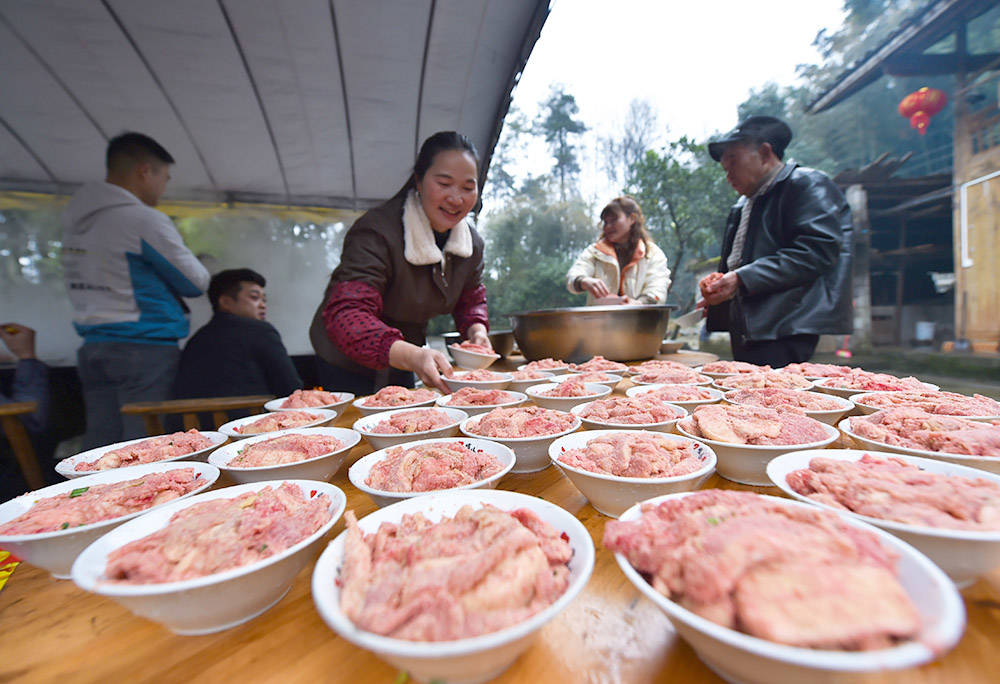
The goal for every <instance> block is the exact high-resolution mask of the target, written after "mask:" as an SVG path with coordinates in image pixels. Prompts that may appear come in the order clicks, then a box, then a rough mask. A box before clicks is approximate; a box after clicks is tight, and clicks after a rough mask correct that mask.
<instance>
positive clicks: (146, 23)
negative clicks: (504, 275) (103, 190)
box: [0, 0, 549, 209]
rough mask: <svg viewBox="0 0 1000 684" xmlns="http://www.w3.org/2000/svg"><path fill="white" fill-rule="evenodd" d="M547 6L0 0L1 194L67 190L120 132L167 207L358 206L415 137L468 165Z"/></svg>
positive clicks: (449, 1) (487, 1)
mask: <svg viewBox="0 0 1000 684" xmlns="http://www.w3.org/2000/svg"><path fill="white" fill-rule="evenodd" d="M548 5H549V2H548V0H169V1H168V2H164V0H0V65H2V66H0V93H2V95H0V190H22V191H36V192H48V193H66V192H70V191H72V190H73V188H74V187H75V186H76V185H78V184H80V183H83V182H87V181H92V180H95V179H97V178H100V177H102V173H103V163H104V150H105V147H106V144H107V141H108V139H109V138H111V137H113V136H115V135H117V134H118V133H120V132H122V131H125V130H136V131H140V132H142V133H146V134H147V135H150V136H152V137H153V138H155V139H156V140H158V141H159V142H160V143H161V144H163V146H164V147H166V148H167V150H169V151H170V153H171V154H172V155H173V156H174V157H175V159H176V160H177V165H176V167H175V168H174V169H173V171H172V175H173V178H174V180H173V181H171V184H170V186H169V192H168V196H169V197H171V198H174V199H198V200H209V201H240V202H266V203H274V204H297V205H313V206H329V207H338V208H358V209H359V208H365V207H367V206H370V205H372V204H374V203H376V202H378V201H380V200H382V199H385V198H386V197H389V196H391V195H392V194H393V193H394V192H395V191H396V190H397V189H398V188H399V186H400V185H401V184H402V182H403V180H404V179H405V176H406V173H407V171H408V169H409V167H410V165H411V164H412V162H413V158H414V156H415V153H416V150H417V148H418V146H419V144H420V142H421V141H422V140H423V139H424V138H425V137H427V136H428V135H430V134H431V133H433V132H435V131H438V130H458V131H461V132H463V133H465V134H467V135H468V136H469V137H470V138H471V139H472V140H473V142H474V143H475V144H476V146H477V147H478V148H479V150H480V154H481V156H482V157H483V174H485V169H486V167H487V166H488V159H489V156H490V154H491V153H492V150H493V147H494V145H495V144H496V138H497V136H498V134H499V130H500V125H501V123H502V120H503V117H504V115H505V114H506V111H507V107H508V105H509V102H510V93H511V90H512V88H513V86H514V84H515V83H516V80H517V77H518V75H519V74H520V71H521V69H522V68H523V67H524V63H525V62H526V61H527V58H528V54H529V53H530V51H531V49H532V47H533V46H534V44H535V41H536V40H537V38H538V34H539V31H540V30H541V26H542V23H543V22H544V21H545V17H546V15H547V13H548Z"/></svg>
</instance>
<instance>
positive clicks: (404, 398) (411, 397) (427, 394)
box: [362, 385, 438, 408]
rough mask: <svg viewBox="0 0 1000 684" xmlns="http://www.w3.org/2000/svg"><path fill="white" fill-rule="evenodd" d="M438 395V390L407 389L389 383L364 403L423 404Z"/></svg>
mask: <svg viewBox="0 0 1000 684" xmlns="http://www.w3.org/2000/svg"><path fill="white" fill-rule="evenodd" d="M437 396H438V395H437V393H436V392H432V391H431V390H429V389H407V388H406V387H400V386H399V385H389V386H387V387H383V388H382V389H380V390H379V391H378V392H376V393H375V394H373V395H371V396H370V397H368V398H367V399H365V400H364V401H363V402H362V403H363V404H364V405H365V406H370V407H371V408H394V407H399V406H409V405H410V404H422V403H423V402H425V401H432V400H434V399H436V398H437Z"/></svg>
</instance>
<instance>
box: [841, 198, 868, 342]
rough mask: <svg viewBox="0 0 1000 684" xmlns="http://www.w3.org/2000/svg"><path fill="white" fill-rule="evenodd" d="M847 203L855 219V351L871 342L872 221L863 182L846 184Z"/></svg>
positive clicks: (853, 292) (853, 295) (853, 340)
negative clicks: (870, 220)
mask: <svg viewBox="0 0 1000 684" xmlns="http://www.w3.org/2000/svg"><path fill="white" fill-rule="evenodd" d="M847 204H848V205H849V206H850V207H851V215H852V216H853V221H854V276H853V286H852V297H853V299H854V332H853V333H852V335H851V347H852V348H853V349H854V350H855V351H860V350H867V349H870V348H871V346H872V288H871V223H870V222H869V220H868V192H867V191H866V190H865V188H864V186H863V185H852V186H850V187H848V188H847Z"/></svg>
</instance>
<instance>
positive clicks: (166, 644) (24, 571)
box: [0, 359, 1000, 684]
mask: <svg viewBox="0 0 1000 684" xmlns="http://www.w3.org/2000/svg"><path fill="white" fill-rule="evenodd" d="M519 362H523V360H520V359H511V360H506V361H505V362H504V363H503V365H502V366H501V367H508V366H512V365H516V363H519ZM627 384H628V382H627V381H625V382H624V383H623V384H621V385H619V387H618V388H617V390H616V392H621V391H622V390H623V389H624V388H625V386H627ZM358 417H359V414H358V412H357V410H356V409H354V408H353V407H351V408H349V409H348V411H346V412H345V413H344V415H342V416H341V417H340V419H339V420H338V421H337V422H336V424H337V425H339V426H344V427H350V425H351V424H352V423H353V421H354V420H356V419H357V418H358ZM370 452H371V448H370V447H369V446H368V444H367V442H364V441H362V443H361V444H359V445H358V446H357V447H356V448H355V449H354V450H353V451H352V453H351V454H350V455H349V457H348V459H347V460H346V461H345V463H344V465H343V466H342V467H341V469H340V470H339V471H338V473H337V474H336V475H335V476H334V478H333V480H332V482H333V483H334V484H335V485H337V486H338V487H340V488H341V489H342V490H344V492H345V493H346V494H347V508H348V509H353V510H354V511H355V512H356V513H357V515H358V517H359V518H360V517H363V516H364V515H367V514H368V513H370V512H372V511H373V510H375V505H374V504H373V503H372V501H371V500H370V499H369V498H368V496H367V495H365V494H364V493H362V492H360V491H358V490H357V489H355V488H354V487H353V486H352V485H351V484H350V482H349V481H348V479H347V469H348V467H349V466H350V465H351V463H353V462H354V461H355V460H357V459H358V458H360V457H362V456H364V455H365V454H367V453H370ZM224 478H225V476H224V475H223V478H222V481H223V482H224V481H225V480H224ZM709 487H721V488H724V489H742V490H751V491H759V492H766V493H768V494H779V493H780V490H778V489H777V488H760V487H746V486H743V485H738V484H735V483H732V482H729V481H727V480H724V479H722V478H720V477H719V476H717V475H713V476H712V477H711V478H710V479H709V480H708V481H707V482H706V483H705V485H704V487H703V488H709ZM499 488H500V489H507V490H511V491H517V492H522V493H525V494H531V495H534V496H538V497H541V498H543V499H546V500H548V501H551V502H553V503H556V504H558V505H559V506H562V507H563V508H565V509H566V510H568V511H570V512H571V513H573V514H574V515H576V516H577V518H578V519H579V520H580V521H581V522H582V523H583V524H584V525H585V526H586V528H587V529H588V530H589V531H590V533H591V536H592V537H593V540H594V546H595V547H596V550H597V556H596V561H595V565H594V572H593V575H592V577H591V578H590V581H589V582H588V584H587V586H586V587H585V588H584V590H583V591H582V592H581V593H580V594H579V595H578V596H577V598H576V599H575V600H574V601H573V602H572V603H571V604H570V605H569V607H568V608H567V609H566V610H565V611H563V612H562V613H561V614H560V615H559V616H557V617H556V618H555V619H554V620H552V621H551V622H550V623H548V624H547V625H546V626H545V627H544V628H543V629H542V630H541V632H540V633H539V637H538V639H537V640H536V641H535V643H534V644H533V645H532V646H531V647H530V648H529V649H528V651H527V652H525V653H524V655H522V656H521V657H520V658H519V659H518V660H517V661H516V662H515V663H514V664H513V665H512V666H511V667H510V669H508V670H507V671H506V672H505V673H503V674H502V675H501V676H500V677H499V678H497V679H496V680H495V681H497V682H504V683H513V682H595V683H596V682H601V683H605V682H667V681H672V682H721V681H722V680H721V679H719V678H718V677H717V676H716V675H715V674H714V673H712V672H711V671H710V670H709V669H708V668H707V667H706V666H705V665H703V664H702V663H701V661H700V660H698V658H697V656H696V655H695V654H694V652H693V651H692V650H691V648H690V647H689V646H688V645H687V644H686V643H685V642H684V641H682V640H681V639H680V638H678V636H677V634H676V632H674V630H673V629H672V628H671V626H670V623H669V622H668V621H667V618H666V617H665V615H664V614H663V613H662V612H661V611H660V610H659V609H658V608H657V607H656V606H654V605H653V604H652V603H651V602H650V601H648V600H647V599H646V598H644V597H643V596H642V595H641V594H640V593H639V592H638V591H637V590H636V589H635V588H634V587H633V586H632V585H631V583H629V581H628V580H626V579H625V576H624V575H623V574H622V573H621V572H620V571H619V569H618V567H617V565H616V563H615V561H614V557H613V555H612V554H611V553H610V552H608V551H606V550H604V549H603V548H602V546H601V543H600V542H601V535H602V533H603V530H604V524H605V522H606V521H607V520H609V518H607V517H605V516H603V515H601V514H599V513H597V512H596V511H595V510H594V509H593V508H592V507H591V506H590V505H588V504H587V501H586V499H585V498H584V497H583V496H582V495H581V494H580V493H579V491H577V489H576V488H575V487H573V485H572V484H571V483H570V482H569V480H567V479H566V478H565V477H563V476H562V474H561V473H560V472H559V471H558V470H557V469H556V468H552V467H550V468H548V469H546V470H544V471H542V472H540V473H532V474H524V475H516V474H511V475H508V476H507V477H506V478H504V480H503V481H502V482H501V483H500V486H499ZM343 529H344V524H343V521H342V520H341V521H338V523H337V525H336V526H335V527H334V528H333V530H332V532H331V534H330V539H332V538H333V537H334V536H336V535H337V534H339V533H340V532H341V531H342V530H343ZM317 555H318V554H317ZM313 565H314V563H313V562H310V563H309V564H308V565H307V566H306V567H305V568H304V569H303V570H302V572H301V573H300V574H299V576H298V577H297V578H296V579H295V582H294V584H293V586H292V588H291V591H290V592H289V593H288V595H286V596H285V598H283V599H282V600H281V601H280V602H279V603H278V604H277V605H276V606H274V607H273V608H271V609H270V610H268V611H267V612H266V613H264V614H263V615H262V616H260V617H258V618H256V619H254V620H251V621H250V622H248V623H245V624H243V625H240V626H238V627H235V628H232V629H228V630H225V631H223V632H219V633H217V634H210V635H206V636H197V637H184V636H178V635H175V634H173V633H172V632H170V631H169V630H167V629H166V628H164V627H161V626H160V625H158V624H156V623H154V622H150V621H148V620H145V619H142V618H138V617H135V616H133V615H132V614H131V613H129V612H128V610H126V609H125V608H123V607H121V606H120V605H118V604H117V603H115V602H114V601H112V600H110V599H106V598H103V597H100V596H96V595H93V594H88V593H86V592H84V591H82V590H81V589H78V588H77V587H76V585H74V584H73V583H72V582H71V581H60V580H55V579H52V578H51V577H50V576H49V575H48V573H45V572H43V571H41V570H39V569H37V568H34V567H32V566H30V565H28V564H26V563H22V564H21V565H20V566H19V567H18V568H17V569H16V570H15V572H14V574H13V575H12V576H11V578H10V580H9V582H8V584H7V586H6V588H4V589H3V590H2V591H0V625H2V627H3V634H2V637H0V681H2V682H55V681H73V682H89V681H92V682H115V681H128V682H140V681H157V682H172V681H184V682H191V681H193V682H220V681H237V680H238V681H240V682H241V683H242V684H246V683H248V682H309V681H325V682H352V683H357V684H364V683H367V682H372V683H375V682H378V683H383V682H388V683H391V682H395V681H396V679H397V677H398V675H399V673H398V672H397V671H396V670H395V669H394V668H392V667H391V666H389V665H387V664H386V663H384V662H382V661H381V660H379V659H378V658H376V657H375V656H374V655H372V654H371V653H369V652H367V651H364V650H362V649H360V648H358V647H356V646H353V645H351V644H349V643H348V642H346V641H344V640H343V639H341V638H339V637H338V636H337V635H336V634H335V633H334V632H332V631H331V630H330V629H328V628H327V627H326V625H325V624H324V623H323V622H322V620H321V619H320V617H319V615H318V614H317V612H316V610H315V608H314V606H313V601H312V596H311V594H310V589H309V586H310V579H311V576H312V570H313ZM332 580H333V578H331V581H332ZM962 596H963V598H964V601H965V607H966V610H967V611H968V627H967V629H966V632H965V635H964V637H963V638H962V640H961V642H960V643H959V644H958V646H957V647H956V648H955V649H954V650H952V651H951V652H950V653H948V654H947V655H945V656H944V657H943V658H941V659H939V660H938V661H936V662H934V663H931V664H929V665H926V666H924V667H921V668H915V669H910V670H905V671H902V672H892V673H882V674H876V675H870V676H867V677H864V678H862V680H861V681H863V682H865V683H868V682H870V683H872V684H874V683H876V682H877V683H880V684H882V683H889V682H893V683H895V682H907V683H914V684H917V683H920V684H924V683H927V684H929V683H932V682H934V683H940V684H945V683H948V684H965V683H972V682H989V681H998V680H1000V674H998V672H1000V570H998V571H994V572H993V573H991V574H990V575H988V576H986V577H984V578H981V579H980V580H979V581H978V582H977V583H976V584H974V585H973V586H971V587H969V588H968V589H965V590H964V591H963V592H962Z"/></svg>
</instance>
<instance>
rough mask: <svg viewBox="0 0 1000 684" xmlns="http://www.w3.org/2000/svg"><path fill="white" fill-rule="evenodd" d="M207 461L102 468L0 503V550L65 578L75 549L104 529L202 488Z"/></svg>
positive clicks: (213, 471) (210, 477)
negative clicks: (110, 468) (84, 475)
mask: <svg viewBox="0 0 1000 684" xmlns="http://www.w3.org/2000/svg"><path fill="white" fill-rule="evenodd" d="M218 478H219V469H218V468H216V467H215V466H213V465H209V464H207V463H200V462H197V461H194V462H184V461H173V462H171V463H147V464H144V465H138V466H133V467H131V468H119V469H117V470H105V471H102V472H99V473H92V474H90V475H87V476H86V477H81V478H78V479H74V480H72V481H69V482H60V483H59V484H54V485H51V486H49V487H43V488H42V489H36V490H35V491H33V492H28V493H27V494H22V495H21V496H17V497H14V498H13V499H11V500H10V501H6V502H4V503H2V504H0V548H3V549H5V550H7V551H10V552H11V553H13V554H15V555H16V556H18V557H20V558H22V559H24V560H25V561H26V562H28V563H31V564H32V565H34V566H37V567H39V568H42V569H44V570H48V571H49V572H51V573H52V575H53V576H54V577H57V578H59V579H68V578H69V571H70V568H71V567H72V566H73V561H74V560H75V559H76V557H77V556H78V555H80V552H81V551H83V550H84V549H85V548H87V547H88V546H89V545H90V544H91V543H92V542H93V541H94V540H95V539H97V538H98V537H100V536H101V535H103V534H104V533H105V532H107V531H108V530H110V529H112V528H113V527H116V526H118V525H121V524H122V523H123V522H125V521H126V520H129V519H131V518H134V517H136V516H137V515H141V514H143V513H145V512H147V511H150V510H152V509H154V508H155V507H157V506H161V505H164V504H166V503H168V502H170V501H174V500H176V499H182V498H185V497H188V496H193V495H195V494H197V493H199V492H202V491H205V490H206V489H208V488H209V487H211V486H212V485H213V484H215V481H216V480H217V479H218Z"/></svg>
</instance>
